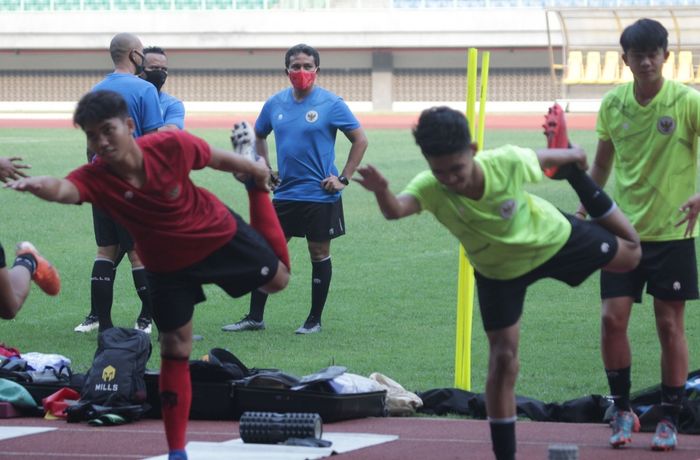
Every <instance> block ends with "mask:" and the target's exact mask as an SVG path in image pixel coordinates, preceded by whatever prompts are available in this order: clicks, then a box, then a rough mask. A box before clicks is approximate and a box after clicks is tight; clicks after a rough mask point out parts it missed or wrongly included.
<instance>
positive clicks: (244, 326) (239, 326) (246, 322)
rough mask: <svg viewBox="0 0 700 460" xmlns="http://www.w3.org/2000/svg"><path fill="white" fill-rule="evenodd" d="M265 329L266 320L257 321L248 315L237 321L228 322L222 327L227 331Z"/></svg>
mask: <svg viewBox="0 0 700 460" xmlns="http://www.w3.org/2000/svg"><path fill="white" fill-rule="evenodd" d="M263 329H265V321H262V320H260V321H256V320H254V319H251V318H250V317H249V316H247V315H246V316H244V317H243V319H241V320H240V321H238V322H237V323H233V324H228V325H226V326H224V327H222V328H221V330H222V331H225V332H241V331H262V330H263Z"/></svg>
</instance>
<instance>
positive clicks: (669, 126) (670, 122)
mask: <svg viewBox="0 0 700 460" xmlns="http://www.w3.org/2000/svg"><path fill="white" fill-rule="evenodd" d="M656 129H658V130H659V132H660V133H661V134H671V133H672V132H674V131H675V130H676V121H675V120H674V119H673V118H671V117H669V116H663V117H661V118H659V121H658V122H656Z"/></svg>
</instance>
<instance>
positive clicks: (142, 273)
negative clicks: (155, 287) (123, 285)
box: [131, 267, 153, 320]
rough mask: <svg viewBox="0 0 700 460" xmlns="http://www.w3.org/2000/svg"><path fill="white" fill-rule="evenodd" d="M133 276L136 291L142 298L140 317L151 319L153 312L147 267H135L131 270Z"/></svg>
mask: <svg viewBox="0 0 700 460" xmlns="http://www.w3.org/2000/svg"><path fill="white" fill-rule="evenodd" d="M131 276H132V277H133V278H134V287H135V288H136V293H137V294H138V295H139V299H141V313H139V318H146V319H148V320H150V319H151V318H152V316H153V314H152V313H151V312H152V309H151V290H150V289H149V287H148V275H147V274H146V269H145V268H143V267H140V268H133V269H132V270H131Z"/></svg>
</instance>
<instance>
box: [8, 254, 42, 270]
mask: <svg viewBox="0 0 700 460" xmlns="http://www.w3.org/2000/svg"><path fill="white" fill-rule="evenodd" d="M12 266H13V267H17V266H19V267H24V268H26V269H27V270H29V274H30V275H34V272H35V271H36V258H35V257H34V256H33V255H32V254H31V253H26V254H20V255H18V256H17V257H15V261H14V263H13V264H12Z"/></svg>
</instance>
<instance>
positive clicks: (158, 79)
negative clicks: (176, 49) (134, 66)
mask: <svg viewBox="0 0 700 460" xmlns="http://www.w3.org/2000/svg"><path fill="white" fill-rule="evenodd" d="M143 73H144V75H146V78H145V80H146V81H147V82H149V83H151V84H152V85H153V86H155V87H156V89H157V90H158V91H160V89H161V88H162V87H163V85H164V84H165V79H166V78H168V72H166V71H165V70H160V69H159V70H146V71H144V72H143Z"/></svg>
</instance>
